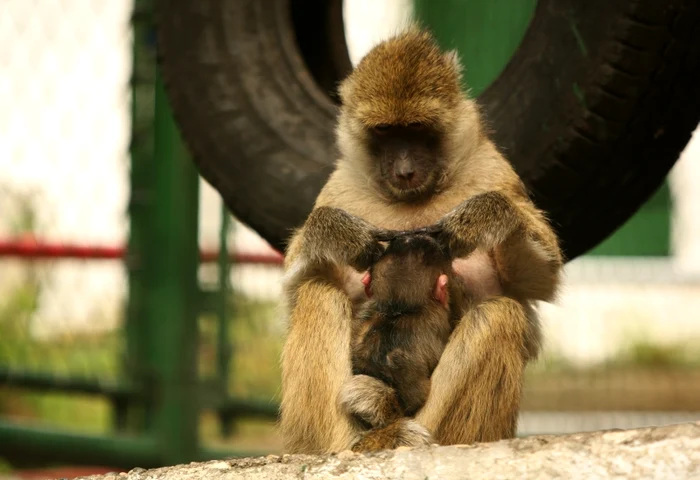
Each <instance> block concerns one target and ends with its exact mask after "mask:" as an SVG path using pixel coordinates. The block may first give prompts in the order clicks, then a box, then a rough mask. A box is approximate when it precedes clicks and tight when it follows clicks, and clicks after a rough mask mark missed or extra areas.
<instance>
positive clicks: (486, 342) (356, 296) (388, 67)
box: [280, 27, 562, 453]
mask: <svg viewBox="0 0 700 480" xmlns="http://www.w3.org/2000/svg"><path fill="white" fill-rule="evenodd" d="M460 84H461V68H460V65H459V63H458V59H457V56H456V55H455V54H454V53H451V52H449V53H445V52H443V51H441V50H440V48H439V47H438V45H437V44H436V42H435V40H434V39H433V38H432V36H431V35H430V34H429V33H427V32H425V31H422V30H420V29H418V28H415V27H412V28H410V29H408V30H407V31H405V32H403V33H401V34H399V35H397V36H396V37H393V38H391V39H389V40H387V41H385V42H383V43H381V44H379V45H377V46H376V47H375V48H374V49H372V50H371V51H370V52H369V53H368V54H367V55H366V56H365V57H364V58H363V59H362V60H361V61H360V63H359V64H358V65H357V67H356V68H355V70H354V71H353V72H352V73H351V74H350V75H349V76H348V78H347V79H345V80H344V81H343V83H342V84H341V86H340V97H341V102H342V107H341V110H340V116H339V118H338V126H337V141H338V147H339V150H340V154H341V156H340V159H339V160H338V162H337V164H336V169H335V171H334V172H333V174H332V175H331V177H330V178H329V180H328V182H327V183H326V185H325V186H324V188H323V190H322V191H321V193H320V194H319V196H318V198H317V200H316V204H315V206H314V210H313V211H312V212H311V214H310V215H309V217H308V218H307V220H306V222H305V224H304V225H303V226H302V227H301V228H300V229H299V230H297V231H296V232H295V233H294V236H293V238H292V240H291V242H290V245H289V248H288V249H287V252H286V258H285V272H286V273H285V291H286V301H287V309H288V314H289V331H288V336H287V340H286V343H285V346H284V350H283V352H282V402H281V417H280V428H281V432H282V436H283V438H284V444H285V450H286V451H287V452H289V453H324V452H337V451H341V450H344V449H348V448H352V446H353V445H355V444H356V443H357V442H358V440H359V439H360V438H362V440H363V441H362V442H361V444H362V445H368V446H369V447H366V449H384V448H394V447H396V446H400V445H408V446H413V445H421V444H425V443H429V442H432V441H435V442H437V443H440V444H443V445H444V444H455V443H471V442H477V441H493V440H499V439H502V438H509V437H513V436H514V435H515V431H516V423H517V417H518V411H519V406H520V396H521V389H522V383H523V373H524V369H525V366H526V363H527V362H528V360H530V359H532V358H534V357H535V356H536V355H537V353H538V350H539V341H540V327H539V321H538V319H537V316H536V314H535V311H534V309H533V307H532V302H533V301H535V300H545V301H550V300H552V299H553V297H554V295H555V293H556V288H557V285H558V282H559V271H560V268H561V266H562V256H561V252H560V249H559V246H558V241H557V238H556V236H555V234H554V232H553V231H552V230H551V228H550V226H549V225H548V223H547V221H546V220H545V218H544V216H543V214H542V212H540V211H539V210H538V209H537V208H536V207H535V206H534V205H533V204H532V202H531V201H530V200H529V198H528V196H527V192H526V190H525V188H524V185H523V183H522V181H521V180H520V178H519V177H518V176H517V174H516V173H515V171H514V170H513V168H512V166H511V165H510V163H509V162H508V161H507V160H506V159H505V158H504V157H503V156H502V155H501V154H500V153H499V152H498V150H497V149H496V147H495V146H494V144H493V143H492V142H491V141H490V140H489V138H488V137H487V135H486V132H485V128H484V125H483V123H482V120H481V118H480V115H479V111H478V108H477V106H476V104H475V103H474V102H473V101H472V100H470V99H468V98H467V97H466V96H465V95H464V94H463V93H462V90H461V85H460ZM423 227H430V228H429V230H431V231H433V232H437V234H438V235H439V236H440V237H441V239H442V241H444V242H446V243H447V244H448V245H449V248H450V250H451V253H452V255H453V256H454V257H455V258H457V260H455V263H454V267H455V270H456V271H457V272H458V274H460V275H462V276H463V277H464V279H465V281H466V282H467V284H468V285H469V286H470V290H471V293H472V294H473V295H474V296H476V297H477V298H478V299H479V302H478V303H477V306H476V307H474V308H473V309H471V310H469V311H468V312H467V313H466V314H465V316H464V317H463V318H462V321H461V322H460V324H459V326H458V327H457V328H456V329H455V331H454V332H453V334H452V336H451V338H450V340H449V342H448V344H447V347H446V348H445V351H444V353H443V355H442V357H441V359H440V362H439V364H438V366H437V368H436V369H435V371H434V373H433V375H432V378H431V380H432V386H431V390H430V394H429V396H428V399H427V401H426V403H425V405H424V406H423V408H422V409H421V410H420V411H419V412H418V413H417V415H416V416H415V418H414V419H401V420H398V421H397V422H395V423H393V424H390V425H388V426H386V427H384V428H382V429H375V430H370V431H369V432H367V433H364V432H362V431H361V430H360V428H359V427H358V426H357V425H356V424H355V423H354V422H353V421H352V419H351V418H350V416H349V415H347V414H346V413H345V411H344V410H343V409H342V408H341V406H340V403H339V401H338V397H339V394H340V392H341V391H342V389H343V388H345V386H346V385H347V384H348V383H349V382H351V376H352V370H351V362H350V336H351V321H352V316H353V313H354V311H355V307H356V306H357V303H358V302H360V301H361V299H362V298H364V292H363V290H362V283H361V278H362V275H363V274H362V272H363V271H365V270H366V269H367V268H368V266H369V265H370V264H371V263H372V261H373V260H374V259H375V258H376V257H377V255H378V254H379V253H380V252H381V249H382V247H381V245H380V243H379V241H380V240H381V239H383V238H387V236H390V233H389V232H388V230H412V229H421V228H423Z"/></svg>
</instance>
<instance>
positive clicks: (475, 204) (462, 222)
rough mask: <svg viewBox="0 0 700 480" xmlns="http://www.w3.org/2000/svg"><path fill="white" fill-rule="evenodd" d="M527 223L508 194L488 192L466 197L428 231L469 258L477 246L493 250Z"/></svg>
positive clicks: (455, 251) (456, 254)
mask: <svg viewBox="0 0 700 480" xmlns="http://www.w3.org/2000/svg"><path fill="white" fill-rule="evenodd" d="M524 226H525V222H524V220H523V218H522V215H521V214H520V212H519V210H518V208H517V207H516V206H515V204H514V203H513V202H512V201H511V200H510V199H509V198H508V197H507V196H506V195H504V194H502V193H500V192H496V191H492V192H486V193H482V194H479V195H476V196H474V197H472V198H469V199H467V200H465V201H464V202H463V203H461V204H460V205H459V206H457V207H456V208H455V209H453V210H452V211H451V212H449V213H448V214H447V215H445V216H444V217H443V218H442V219H441V220H440V221H439V222H438V223H437V224H436V225H435V226H433V227H427V228H426V229H424V230H426V232H427V233H430V234H432V235H435V236H436V237H437V238H438V239H439V240H440V241H441V242H443V243H444V244H446V245H447V246H448V247H449V249H450V254H451V255H452V256H453V257H455V258H459V257H465V256H467V255H469V254H470V253H471V252H473V251H474V250H475V249H476V248H477V247H480V248H483V249H484V250H487V251H490V250H492V249H494V248H496V247H498V246H500V245H501V244H502V243H503V242H505V241H506V240H507V239H508V238H509V237H510V236H511V235H512V234H514V233H516V232H517V231H520V230H522V229H523V228H524Z"/></svg>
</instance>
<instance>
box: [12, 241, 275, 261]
mask: <svg viewBox="0 0 700 480" xmlns="http://www.w3.org/2000/svg"><path fill="white" fill-rule="evenodd" d="M125 255H126V250H125V248H124V247H103V246H96V245H71V244H55V243H48V242H39V241H36V240H35V239H33V238H31V237H27V238H20V239H15V240H9V241H8V240H0V257H14V258H22V259H26V260H40V259H80V260H120V259H123V258H124V257H125ZM229 258H230V260H231V261H232V262H235V263H242V264H248V265H250V264H256V265H281V264H282V260H283V257H282V255H281V254H279V253H277V252H273V253H245V252H236V253H231V254H230V256H229ZM217 259H218V252H216V251H202V252H200V261H201V262H203V263H211V262H215V261H217Z"/></svg>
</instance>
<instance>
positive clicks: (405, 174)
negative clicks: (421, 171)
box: [396, 170, 416, 182]
mask: <svg viewBox="0 0 700 480" xmlns="http://www.w3.org/2000/svg"><path fill="white" fill-rule="evenodd" d="M415 175H416V172H414V171H413V170H399V171H398V172H396V176H397V177H399V179H400V180H403V181H404V182H410V181H411V180H413V177H414V176H415Z"/></svg>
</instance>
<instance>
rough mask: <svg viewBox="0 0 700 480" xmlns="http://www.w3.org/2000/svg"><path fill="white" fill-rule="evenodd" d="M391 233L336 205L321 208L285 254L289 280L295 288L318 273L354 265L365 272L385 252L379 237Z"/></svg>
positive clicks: (298, 232) (325, 274) (321, 273)
mask: <svg viewBox="0 0 700 480" xmlns="http://www.w3.org/2000/svg"><path fill="white" fill-rule="evenodd" d="M385 236H387V232H386V231H384V230H381V229H378V228H376V227H374V226H373V225H371V224H369V223H367V222H365V221H364V220H362V219H361V218H359V217H356V216H354V215H350V214H349V213H347V212H345V211H344V210H341V209H339V208H334V207H326V206H324V207H317V208H315V209H314V210H313V211H312V212H311V213H310V214H309V217H308V218H307V219H306V222H305V223H304V226H303V227H302V228H301V229H299V230H298V231H297V232H296V233H295V234H294V236H293V237H292V241H291V242H290V245H289V247H288V248H287V252H286V255H285V262H284V267H285V283H286V285H287V287H288V288H289V287H290V286H292V287H294V286H296V285H297V284H298V283H299V282H302V281H304V280H305V279H308V278H310V277H314V276H317V275H321V276H327V275H329V274H333V273H337V270H338V268H339V267H343V266H347V265H349V266H351V267H353V268H354V269H355V270H358V271H363V270H366V269H367V268H368V267H369V265H371V264H372V263H373V262H374V261H375V260H376V259H377V257H378V256H379V255H380V254H381V252H382V249H383V248H382V246H381V244H380V243H379V241H378V238H381V237H385Z"/></svg>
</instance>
